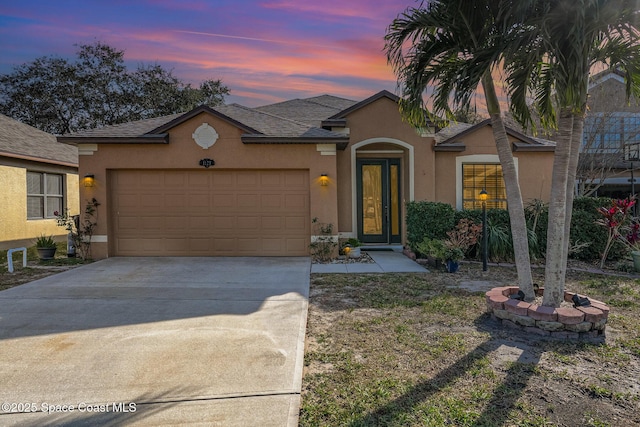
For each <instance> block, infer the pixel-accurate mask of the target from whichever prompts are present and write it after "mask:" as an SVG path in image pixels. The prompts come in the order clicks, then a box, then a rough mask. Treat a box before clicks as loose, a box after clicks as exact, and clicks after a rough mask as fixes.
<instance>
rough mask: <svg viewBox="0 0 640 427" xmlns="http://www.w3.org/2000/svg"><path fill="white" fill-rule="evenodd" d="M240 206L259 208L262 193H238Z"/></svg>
mask: <svg viewBox="0 0 640 427" xmlns="http://www.w3.org/2000/svg"><path fill="white" fill-rule="evenodd" d="M237 200H238V204H237V207H239V208H253V209H255V208H257V207H258V205H259V201H260V195H259V194H257V193H248V194H238V196H237Z"/></svg>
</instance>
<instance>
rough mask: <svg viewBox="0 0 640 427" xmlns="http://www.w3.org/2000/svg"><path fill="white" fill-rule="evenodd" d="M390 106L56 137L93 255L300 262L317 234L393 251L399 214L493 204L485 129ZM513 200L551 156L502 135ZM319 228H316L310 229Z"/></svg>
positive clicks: (292, 105) (540, 186) (538, 186)
mask: <svg viewBox="0 0 640 427" xmlns="http://www.w3.org/2000/svg"><path fill="white" fill-rule="evenodd" d="M397 101H398V98H397V97H396V96H395V95H393V94H391V93H389V92H387V91H383V92H380V93H378V94H376V95H374V96H372V97H370V98H368V99H365V100H364V101H361V102H355V101H351V100H347V99H343V98H338V97H334V96H329V95H323V96H318V97H313V98H307V99H295V100H291V101H285V102H281V103H277V104H273V105H266V106H262V107H258V108H247V107H243V106H240V105H235V104H233V105H225V106H218V107H215V108H209V107H206V106H201V107H198V108H196V109H194V110H193V111H190V112H188V113H185V114H177V115H172V116H168V117H160V118H155V119H148V120H142V121H138V122H132V123H126V124H121V125H116V126H109V127H104V128H100V129H95V130H90V131H85V132H78V133H76V134H71V135H65V136H63V137H59V138H58V141H60V142H65V143H69V144H77V147H78V150H79V155H80V156H79V159H80V168H79V171H80V175H81V176H84V175H87V174H90V175H94V176H95V185H94V186H93V187H84V186H82V187H81V188H80V190H81V193H82V194H81V199H87V198H90V197H95V198H96V199H97V200H98V202H99V203H101V205H100V206H99V208H98V218H99V219H98V225H97V227H96V230H95V234H94V236H93V242H94V243H93V246H92V253H93V255H94V257H96V258H102V257H108V256H212V255H225V256H237V255H257V256H282V255H290V256H304V255H308V254H309V243H310V241H311V240H312V239H313V238H314V236H317V235H318V234H319V230H318V223H330V224H332V225H333V234H334V235H336V236H337V235H339V236H341V237H357V238H359V239H360V240H361V241H363V242H364V243H365V244H367V243H375V244H388V243H405V238H404V235H405V232H404V230H405V224H404V217H405V212H404V206H405V203H406V202H408V201H412V200H431V201H442V202H446V203H450V204H451V205H453V206H455V207H457V208H462V207H479V206H480V205H479V203H478V194H479V192H480V191H481V190H482V189H483V188H485V187H486V188H487V191H488V192H489V194H490V198H491V200H490V202H489V206H500V207H504V206H505V201H504V199H505V196H504V183H503V181H502V171H501V168H500V166H499V161H498V156H497V154H496V149H495V143H494V139H493V134H492V132H491V125H490V123H489V122H482V123H480V124H477V125H475V126H470V125H463V124H458V125H455V126H454V127H451V128H447V129H444V130H442V131H440V132H438V133H437V134H436V133H435V129H424V130H422V132H416V130H415V129H414V128H413V127H411V126H409V125H408V124H407V123H406V122H404V121H403V120H402V117H401V115H400V113H399V111H398V105H397ZM509 138H510V139H511V141H512V142H513V149H514V156H515V157H516V165H517V169H518V173H519V176H520V185H521V188H522V194H523V197H524V199H526V200H529V199H534V198H542V199H548V194H549V189H550V183H551V169H552V162H553V149H554V145H553V144H552V143H549V142H548V141H543V140H536V139H532V138H529V137H526V136H524V135H522V134H520V133H518V132H515V131H511V130H509ZM315 218H317V221H318V223H316V222H314V219H315Z"/></svg>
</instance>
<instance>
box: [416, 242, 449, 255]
mask: <svg viewBox="0 0 640 427" xmlns="http://www.w3.org/2000/svg"><path fill="white" fill-rule="evenodd" d="M416 250H417V251H418V253H419V254H420V255H422V256H425V257H430V258H434V259H438V260H444V259H445V255H446V251H447V248H446V247H445V246H444V241H443V240H440V239H430V238H428V237H425V238H424V239H423V240H422V242H420V243H417V244H416Z"/></svg>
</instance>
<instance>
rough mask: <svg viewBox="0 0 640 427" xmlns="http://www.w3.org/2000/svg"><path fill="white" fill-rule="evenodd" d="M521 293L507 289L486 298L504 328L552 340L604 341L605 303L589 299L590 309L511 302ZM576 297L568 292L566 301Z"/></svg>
mask: <svg viewBox="0 0 640 427" xmlns="http://www.w3.org/2000/svg"><path fill="white" fill-rule="evenodd" d="M518 290H519V288H518V287H517V286H504V287H499V288H493V289H491V290H490V291H488V292H487V293H486V294H485V295H486V298H487V309H488V311H489V312H491V313H492V315H493V316H494V317H495V318H496V319H497V320H500V321H501V323H502V325H504V326H508V327H512V328H516V329H521V330H523V331H525V332H527V333H532V334H536V335H541V336H546V337H551V338H559V339H588V340H594V339H595V340H604V331H605V328H606V326H607V317H608V316H609V307H608V306H607V305H606V304H605V303H603V302H602V301H596V300H592V299H589V300H590V302H591V305H589V306H586V307H575V308H574V307H558V308H553V307H546V306H542V305H537V304H535V303H534V304H531V303H528V302H524V301H519V300H517V299H511V298H509V297H510V296H511V295H514V294H517V293H518ZM543 294H544V288H540V289H539V290H538V291H537V296H542V295H543ZM574 295H575V294H574V293H573V292H565V293H564V300H565V301H567V302H572V298H573V296H574ZM579 296H580V297H582V298H583V297H584V295H579Z"/></svg>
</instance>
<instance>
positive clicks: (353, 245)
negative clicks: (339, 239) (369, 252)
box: [343, 237, 362, 258]
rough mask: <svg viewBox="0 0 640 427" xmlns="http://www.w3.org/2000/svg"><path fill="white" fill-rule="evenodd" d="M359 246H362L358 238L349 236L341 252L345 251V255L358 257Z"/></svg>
mask: <svg viewBox="0 0 640 427" xmlns="http://www.w3.org/2000/svg"><path fill="white" fill-rule="evenodd" d="M360 246H362V243H360V240H358V239H356V238H354V237H351V238H349V239H348V240H347V244H346V245H345V247H344V249H346V250H343V252H345V255H348V256H349V257H350V258H360V257H361V256H362V253H361V251H360ZM347 248H348V249H347Z"/></svg>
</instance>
